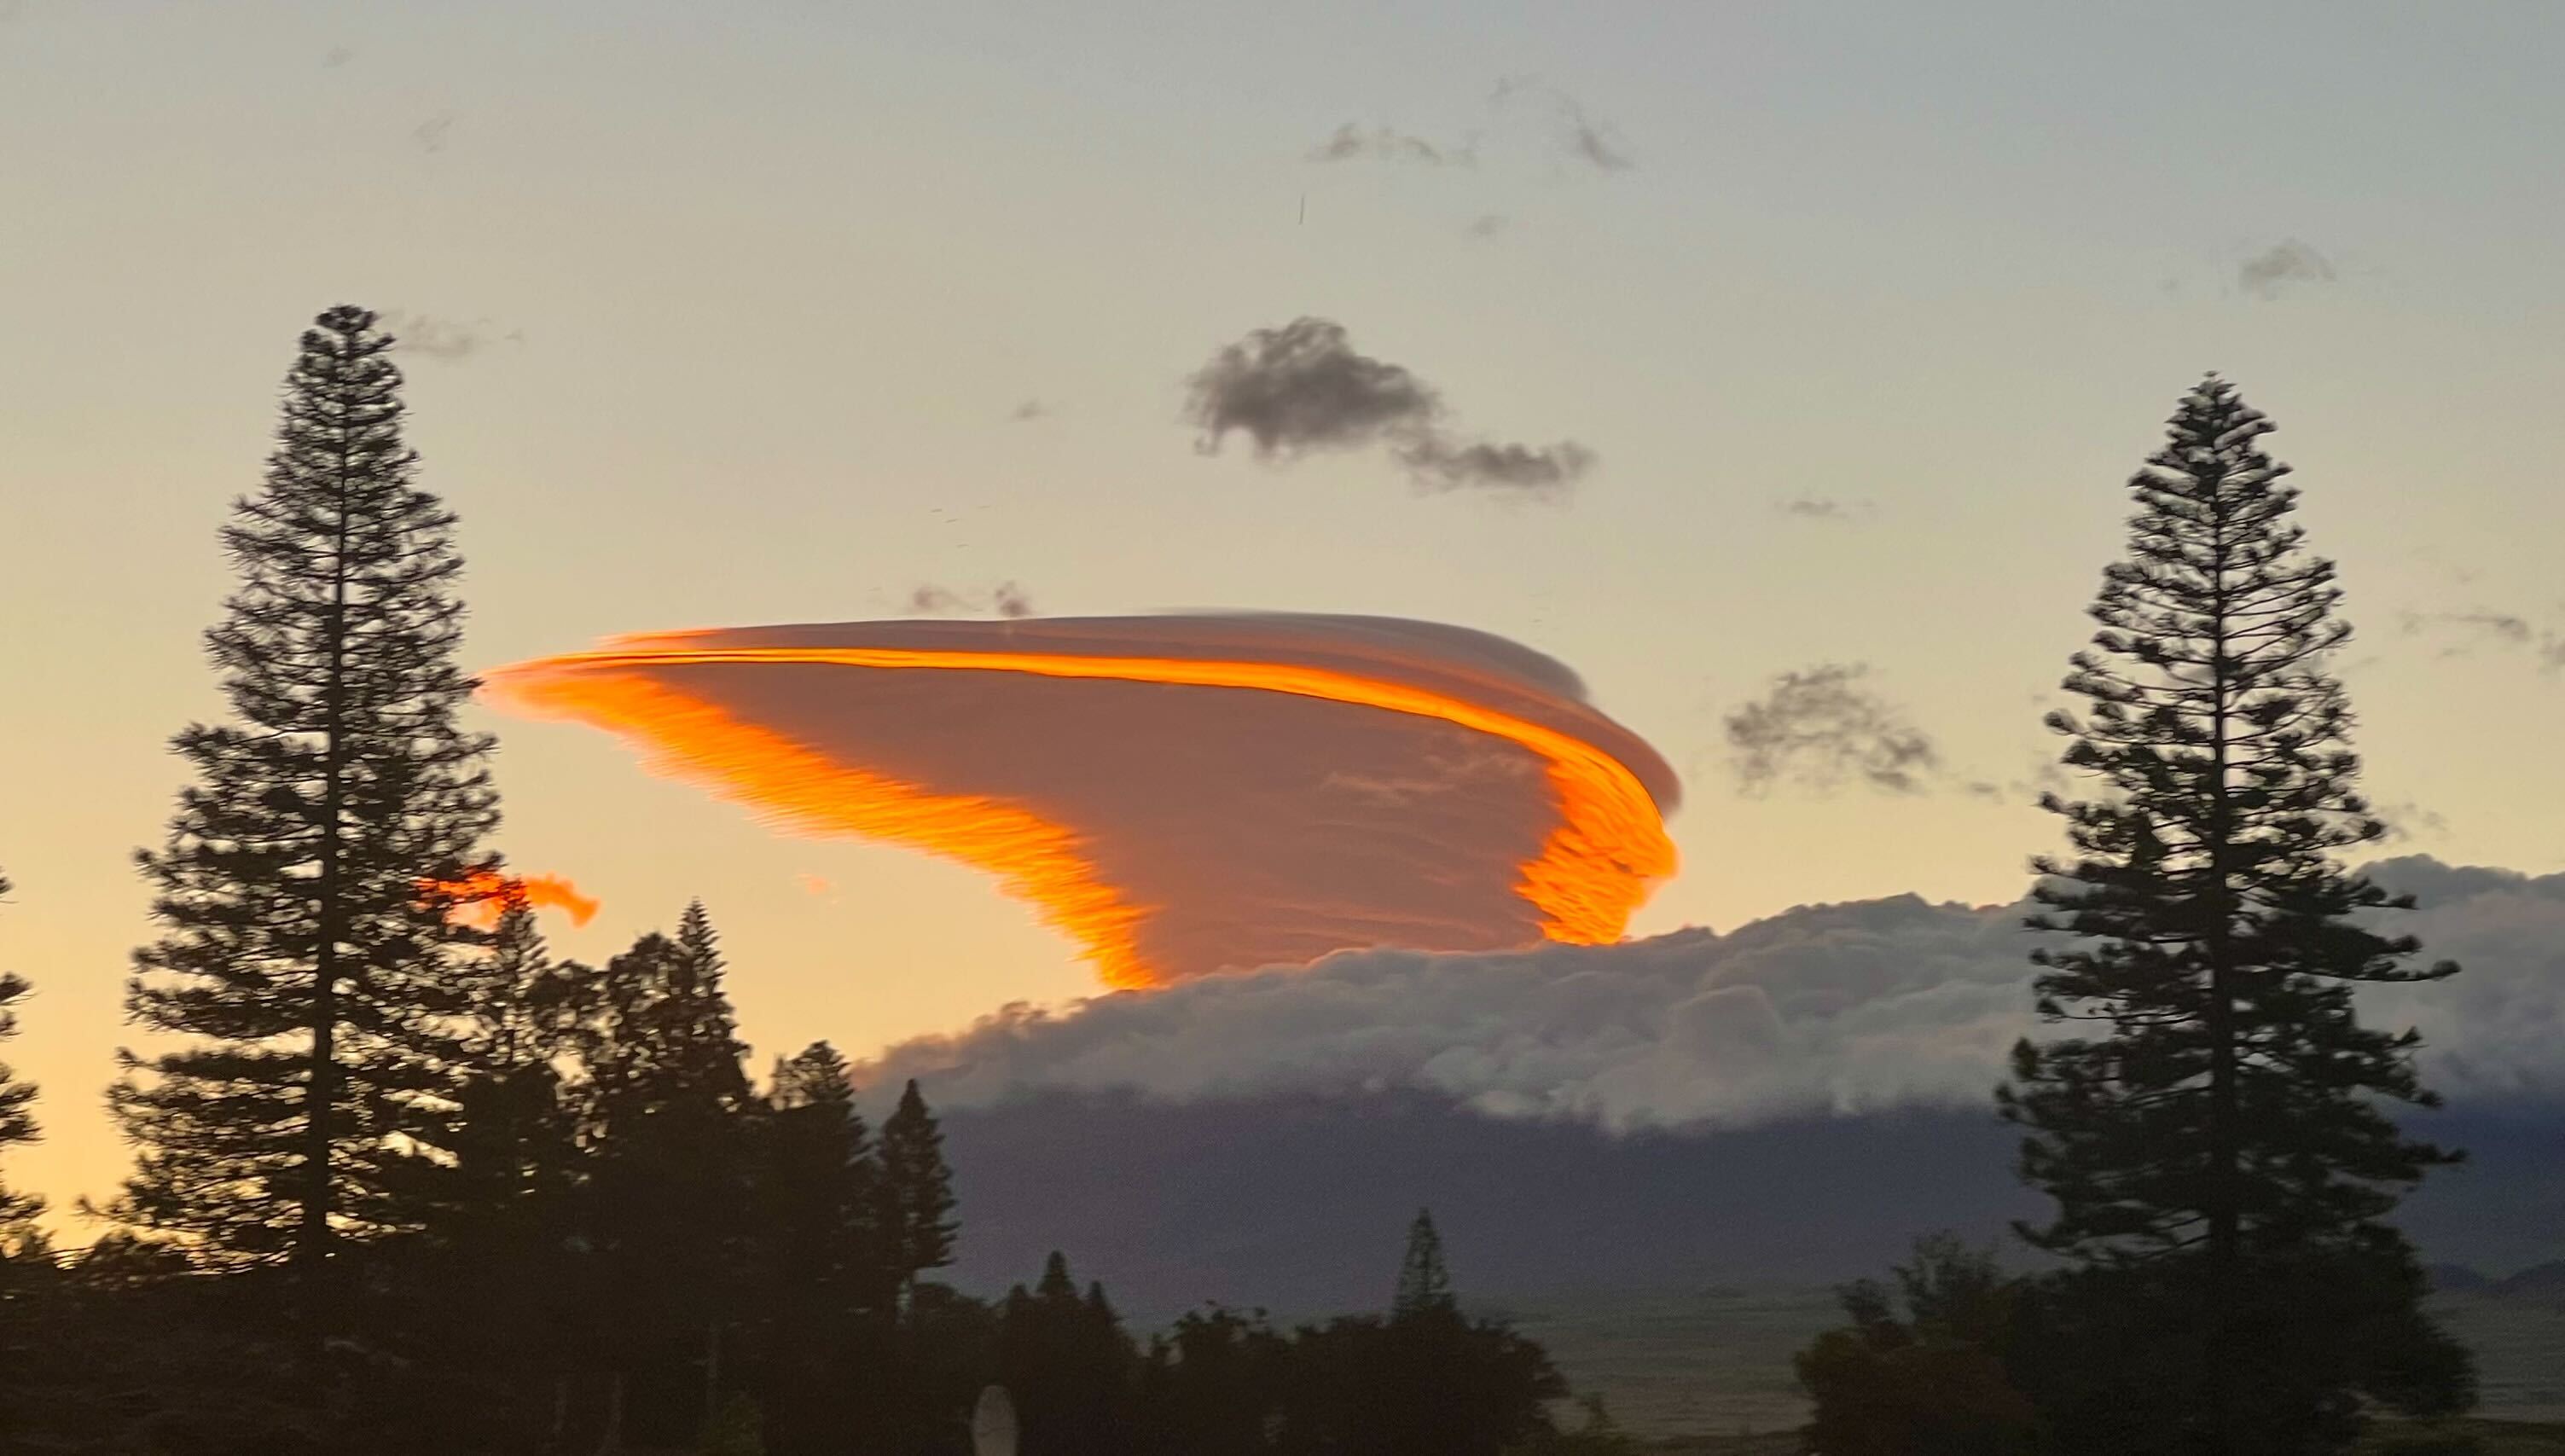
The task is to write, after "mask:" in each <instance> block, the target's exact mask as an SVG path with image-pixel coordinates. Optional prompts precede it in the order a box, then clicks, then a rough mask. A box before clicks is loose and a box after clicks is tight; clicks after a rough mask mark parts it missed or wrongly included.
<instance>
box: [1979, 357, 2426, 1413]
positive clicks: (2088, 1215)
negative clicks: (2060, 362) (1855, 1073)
mask: <svg viewBox="0 0 2565 1456" xmlns="http://www.w3.org/2000/svg"><path fill="white" fill-rule="evenodd" d="M2270 428H2271V425H2270V422H2269V420H2268V419H2266V418H2265V417H2264V416H2263V415H2262V414H2261V413H2260V412H2258V411H2256V410H2254V409H2252V408H2250V407H2248V406H2247V405H2245V403H2244V402H2243V401H2242V399H2240V398H2239V397H2238V396H2237V394H2236V391H2235V389H2234V387H2233V386H2232V385H2231V384H2228V383H2227V382H2225V381H2224V380H2222V379H2219V378H2218V377H2216V376H2215V375H2211V376H2210V377H2209V378H2208V379H2206V380H2205V381H2204V382H2203V383H2202V384H2201V385H2200V386H2199V387H2198V388H2197V389H2195V390H2194V391H2192V393H2191V394H2190V395H2188V396H2187V397H2186V398H2184V400H2183V401H2182V403H2181V406H2180V408H2179V409H2178V410H2177V411H2176V413H2175V414H2174V416H2173V418H2172V420H2171V424H2170V437H2169V439H2168V441H2167V443H2166V444H2165V446H2164V448H2162V449H2161V450H2159V451H2158V452H2156V453H2155V454H2154V455H2152V456H2150V457H2149V460H2148V466H2147V468H2146V469H2144V470H2141V471H2140V472H2139V473H2138V474H2137V475H2136V477H2135V478H2133V479H2132V480H2131V481H2130V485H2129V488H2130V490H2131V492H2132V494H2133V495H2134V496H2135V497H2136V500H2137V506H2138V509H2137V514H2136V516H2135V517H2134V519H2133V521H2132V523H2131V531H2130V545H2129V555H2128V557H2127V558H2126V559H2125V560H2123V561H2119V562H2116V563H2113V564H2112V565H2111V566H2109V567H2108V568H2106V569H2105V571H2104V573H2103V581H2102V588H2101V592H2100V596H2099V598H2098V600H2097V601H2096V603H2095V604H2094V607H2093V608H2092V615H2093V616H2094V617H2095V619H2097V620H2098V621H2099V622H2100V623H2101V629H2100V630H2099V631H2098V632H2097V633H2096V634H2095V635H2094V637H2093V639H2092V646H2091V648H2090V649H2089V650H2086V651H2082V652H2079V653H2077V654H2076V655H2075V657H2074V659H2073V666H2074V670H2073V672H2072V673H2071V675H2069V676H2068V677H2067V679H2066V681H2065V686H2066V688H2067V689H2068V690H2069V691H2071V692H2073V693H2075V694H2077V695H2079V696H2081V697H2083V698H2084V699H2085V700H2086V701H2087V703H2088V704H2089V707H2088V708H2087V709H2086V710H2085V712H2084V713H2083V714H2082V715H2081V716H2077V715H2072V714H2068V713H2064V712H2060V713H2055V714H2052V715H2051V716H2050V718H2049V720H2048V721H2049V726H2050V727H2051V728H2052V729H2053V730H2055V731H2057V732H2059V733H2061V734H2064V735H2066V737H2067V738H2068V740H2069V744H2068V748H2067V750H2066V753H2065V755H2064V760H2063V761H2064V763H2065V764H2066V765H2067V766H2068V767H2069V768H2071V769H2074V770H2078V771H2081V772H2082V773H2083V774H2085V775H2086V776H2087V777H2088V778H2089V779H2090V780H2092V781H2093V783H2094V789H2095V792H2094V793H2093V795H2092V797H2090V798H2086V799H2081V800H2073V801H2069V800H2064V799H2061V798H2060V797H2059V796H2056V795H2053V794H2052V795H2050V796H2048V797H2047V799H2046V801H2045V807H2047V808H2048V809H2049V810H2050V811H2051V812H2052V813H2055V814H2058V815H2061V816H2063V817H2064V819H2065V821H2066V827H2067V835H2068V839H2069V841H2070V843H2071V844H2072V846H2073V848H2074V853H2073V855H2072V856H2070V857H2067V858H2064V859H2054V858H2042V859H2040V860H2038V861H2035V867H2036V868H2037V870H2038V871H2039V872H2040V874H2041V875H2042V876H2043V879H2042V881H2041V883H2040V884H2039V886H2038V888H2037V891H2036V893H2037V896H2038V898H2039V899H2040V901H2041V902H2042V903H2043V904H2044V905H2045V906H2047V907H2048V913H2046V914H2043V915H2040V916H2036V917H2034V918H2033V919H2032V921H2031V924H2032V926H2033V928H2035V929H2039V930H2044V931H2051V932H2057V933H2060V934H2063V935H2071V936H2074V937H2076V938H2075V939H2073V940H2070V941H2067V942H2065V943H2063V944H2059V945H2056V946H2053V947H2051V948H2047V949H2044V950H2042V951H2040V952H2039V953H2038V954H2036V955H2035V956H2034V959H2035V960H2036V961H2037V963H2038V964H2039V965H2040V966H2041V967H2043V970H2042V972H2041V974H2040V975H2039V977H2038V979H2037V981H2036V983H2035V985H2036V991H2037V996H2038V1003H2037V1004H2038V1010H2039V1013H2040V1015H2041V1016H2042V1018H2043V1019H2044V1020H2047V1021H2050V1022H2075V1023H2080V1024H2082V1025H2084V1026H2088V1027H2091V1028H2093V1031H2092V1032H2091V1033H2090V1034H2089V1035H2087V1036H2081V1037H2073V1038H2068V1039H2064V1040H2057V1041H2050V1042H2045V1043H2035V1042H2031V1041H2028V1040H2025V1041H2023V1042H2022V1043H2021V1044H2020V1045H2019V1046H2017V1047H2016V1048H2015V1049H2014V1053H2013V1081H2012V1084H2011V1085H2010V1086H2009V1087H2007V1088H2006V1089H2004V1090H2003V1091H2002V1092H2001V1093H2000V1094H1999V1096H2000V1101H2001V1106H2002V1108H2003V1110H2004V1112H2005V1114H2006V1115H2007V1116H2008V1117H2010V1118H2011V1119H2012V1120H2013V1121H2015V1122H2017V1123H2019V1124H2020V1125H2022V1126H2023V1127H2025V1128H2026V1129H2027V1135H2026V1136H2025V1138H2024V1141H2023V1144H2022V1150H2021V1171H2022V1174H2023V1176H2024V1177H2025V1178H2026V1179H2027V1180H2028V1181H2029V1182H2031V1183H2033V1184H2034V1185H2036V1186H2037V1187H2039V1188H2040V1189H2041V1190H2043V1191H2044V1192H2046V1193H2047V1194H2048V1195H2049V1196H2050V1197H2052V1198H2053V1199H2055V1200H2056V1205H2057V1206H2056V1212H2055V1215H2054V1217H2053V1218H2051V1219H2050V1220H2049V1221H2048V1222H2047V1223H2046V1224H2044V1225H2042V1226H2039V1227H2035V1228H2025V1229H2024V1230H2023V1233H2024V1235H2025V1237H2027V1238H2028V1239H2029V1240H2030V1242H2032V1243H2033V1244H2035V1245H2036V1246H2038V1247H2039V1248H2041V1249H2044V1250H2047V1251H2049V1252H2051V1253H2054V1254H2058V1255H2061V1256H2064V1257H2065V1258H2067V1259H2068V1260H2070V1261H2074V1262H2075V1263H2077V1264H2079V1265H2081V1266H2084V1267H2086V1268H2088V1269H2091V1270H2094V1271H2097V1272H2099V1273H2103V1274H2118V1275H2125V1276H2127V1277H2126V1278H2122V1279H2119V1280H2118V1281H2116V1282H2115V1283H2112V1284H2111V1286H2110V1287H2111V1290H2112V1293H2111V1295H2110V1298H2111V1299H2112V1300H2113V1301H2115V1302H2118V1303H2121V1304H2127V1303H2128V1302H2130V1301H2134V1300H2139V1299H2155V1300H2158V1301H2160V1303H2158V1304H2156V1305H2155V1306H2154V1307H2153V1309H2154V1312H2155V1316H2156V1319H2155V1321H2154V1324H2155V1327H2156V1328H2157V1329H2159V1330H2160V1331H2161V1332H2162V1337H2163V1338H2164V1339H2165V1340H2167V1341H2169V1342H2170V1343H2169V1346H2168V1347H2179V1348H2182V1349H2184V1350H2187V1351H2190V1352H2191V1353H2190V1354H2189V1355H2187V1356H2186V1358H2187V1359H2188V1360H2189V1361H2190V1362H2189V1364H2188V1365H2187V1367H2186V1368H2185V1369H2184V1370H2182V1371H2181V1372H2179V1374H2178V1375H2177V1376H2176V1377H2174V1378H2172V1379H2171V1380H2170V1381H2169V1382H2166V1381H2159V1382H2157V1383H2158V1389H2159V1393H2161V1394H2163V1395H2164V1396H2165V1398H2168V1399H2171V1400H2173V1401H2176V1402H2178V1403H2180V1404H2181V1405H2182V1406H2183V1407H2184V1408H2185V1409H2187V1410H2189V1411H2191V1412H2195V1413H2196V1420H2195V1422H2194V1429H2193V1430H2192V1431H2191V1432H2190V1434H2189V1435H2188V1436H2187V1437H2186V1439H2187V1440H2188V1441H2190V1442H2191V1443H2192V1444H2193V1446H2194V1448H2195V1449H2202V1450H2207V1451H2213V1452H2220V1453H2240V1452H2244V1451H2277V1450H2292V1451H2295V1450H2318V1449H2331V1448H2332V1445H2333V1444H2334V1443H2338V1442H2339V1441H2340V1440H2342V1439H2344V1434H2343V1427H2344V1425H2345V1417H2344V1416H2343V1412H2344V1411H2345V1409H2346V1408H2347V1406H2348V1403H2349V1402H2348V1392H2349V1391H2353V1390H2359V1391H2363V1392H2365V1393H2367V1394H2370V1395H2374V1396H2377V1397H2380V1398H2382V1399H2387V1400H2390V1401H2392V1402H2396V1403H2400V1404H2405V1405H2409V1406H2415V1407H2419V1408H2426V1409H2431V1408H2444V1407H2447V1406H2448V1405H2450V1404H2453V1403H2456V1402H2459V1401H2462V1400H2463V1399H2464V1398H2465V1397H2466V1391H2467V1377H2466V1372H2465V1368H2464V1360H2463V1356H2462V1355H2461V1354H2458V1353H2456V1352H2455V1351H2456V1347H2455V1346H2454V1345H2452V1344H2450V1343H2449V1342H2448V1340H2446V1338H2444V1337H2442V1336H2440V1335H2438V1333H2437V1332H2436V1331H2433V1330H2432V1329H2431V1328H2430V1327H2429V1325H2428V1322H2425V1321H2424V1320H2423V1319H2422V1317H2421V1316H2420V1315H2419V1313H2418V1312H2417V1311H2416V1308H2415V1302H2416V1300H2417V1299H2418V1298H2419V1296H2420V1293H2421V1282H2420V1278H2419V1275H2418V1274H2417V1273H2416V1271H2415V1268H2414V1259H2413V1254H2412V1251H2411V1249H2410V1248H2409V1247H2408V1246H2407V1244H2406V1242H2405V1240H2404V1238H2403V1237H2402V1235H2400V1234H2399V1233H2397V1232H2396V1231H2395V1230H2394V1229H2392V1228H2391V1227H2389V1226H2388V1225H2387V1224H2386V1223H2385V1222H2384V1221H2383V1220H2384V1218H2385V1216H2386V1215H2387V1213H2388V1212H2389V1210H2390V1209H2391V1208H2393V1207H2394V1206H2395V1203H2396V1201H2397V1199H2398V1197H2399V1196H2400V1195H2401V1193H2402V1192H2403V1191H2405V1190H2406V1189H2408V1188H2410V1187H2412V1186H2413V1185H2414V1184H2415V1183H2416V1182H2417V1181H2418V1180H2419V1179H2420V1178H2421V1177H2422V1176H2423V1174H2424V1173H2425V1172H2426V1170H2428V1169H2430V1168H2432V1167H2434V1166H2437V1165H2440V1164H2443V1163H2447V1162H2450V1161H2453V1160H2454V1157H2455V1155H2454V1154H2451V1153H2448V1152H2445V1151H2444V1150H2442V1149H2440V1148H2438V1147H2436V1146H2434V1145H2432V1144H2431V1143H2429V1142H2425V1141H2421V1140H2416V1139H2412V1138H2408V1137H2407V1136H2405V1135H2404V1134H2403V1133H2402V1132H2401V1131H2400V1130H2399V1128H2398V1125H2397V1123H2396V1121H2395V1120H2394V1119H2393V1118H2392V1117H2391V1115H2390V1113H2389V1110H2388V1107H2389V1106H2390V1105H2391V1104H2394V1103H2405V1104H2409V1105H2415V1106H2424V1107H2429V1106H2433V1105H2436V1099H2435V1098H2434V1096H2433V1095H2432V1094H2431V1093H2430V1092H2427V1091H2425V1090H2424V1088H2423V1087H2422V1085H2421V1083H2420V1082H2419V1080H2418V1078H2417V1074H2416V1071H2415V1066H2414V1052H2415V1049H2416V1047H2417V1045H2418V1043H2419V1038H2418V1037H2417V1036H2416V1034H2415V1033H2413V1032H2412V1031H2404V1032H2389V1031H2382V1030H2377V1029H2373V1028H2370V1027H2365V1026H2363V1025H2362V1024H2361V1022H2360V1019H2359V1017H2358V1016H2357V1014H2356V1011H2355V1007H2354V1002H2353V989H2354V988H2355V987H2356V986H2359V985H2362V984H2368V983H2377V982H2397V981H2415V980H2436V979H2439V978H2441V977H2444V976H2448V975H2450V974H2452V973H2454V972H2455V971H2456V969H2457V968H2456V967H2455V966H2453V965H2450V964H2448V963H2442V964H2438V965H2433V966H2429V967H2417V966H2415V965H2414V964H2413V963H2412V957H2413V956H2414V953H2415V952H2416V950H2417V949H2419V947H2418V945H2417V943H2416V942H2415V941H2414V940H2413V939H2411V938H2409V937H2403V936H2397V935H2392V934H2387V933H2383V932H2382V931H2380V930H2378V929H2375V928H2373V917H2374V916H2375V915H2376V914H2377V913H2378V912H2383V911H2387V910H2391V909H2395V908H2401V907H2405V906H2408V905H2410V904H2411V903H2412V902H2411V900H2410V899H2401V898H2398V897H2394V896H2391V895H2390V894H2389V893H2388V892H2387V891H2386V890H2384V889H2382V888H2380V887H2379V886H2378V885H2376V884H2373V883H2371V882H2370V881H2369V880H2368V879H2367V878H2365V877H2364V876H2361V875H2359V874H2356V873H2352V872H2350V871H2348V870H2346V869H2345V868H2343V867H2342V866H2341V865H2340V864H2339V863H2338V862H2337V859H2336V856H2337V855H2338V854H2339V853H2340V852H2341V851H2343V850H2346V849H2353V848H2355V847H2358V846H2362V845H2367V844H2371V843H2374V842H2375V841H2377V840H2378V839H2379V838H2380V836H2381V835H2382V833H2383V829H2382V827H2381V825H2380V824H2379V822H2378V820H2377V819H2376V818H2375V817H2374V816H2373V815H2372V814H2371V813H2370V808H2369V805H2368V803H2367V802H2366V801H2365V800H2363V799H2362V798H2361V796H2360V794H2359V792H2358V789H2357V780H2358V776H2359V769H2360V764H2359V760H2358V758H2357V757H2356V756H2355V755H2354V754H2353V753H2352V751H2351V750H2350V748H2349V747H2348V735H2349V732H2350V729H2351V726H2352V714H2351V708H2350V705H2349V702H2348V700H2347V698H2346V696H2345V693H2344V691H2343V688H2342V684H2341V683H2340V682H2339V681H2338V680H2337V679H2336V678H2335V677H2334V676H2333V675H2332V669H2331V665H2330V664H2331V661H2332V659H2333V658H2334V656H2335V655H2336V654H2337V653H2338V652H2339V651H2340V649H2341V648H2342V646H2343V645H2344V643H2345V642H2347V641H2348V640H2349V638H2350V635H2351V628H2350V626H2349V625H2348V624H2347V623H2346V622H2344V621H2343V620H2342V619H2340V618H2339V617H2338V616H2337V615H2336V610H2335V608H2336V607H2337V605H2338V603H2339V602H2340V599H2341V596H2342V594H2341V591H2340V589H2339V588H2338V587H2337V586H2336V585H2335V576H2334V568H2333V565H2332V563H2330V562H2328V561H2325V560H2324V559H2322V558H2319V557H2316V556H2313V555H2312V554H2310V553H2309V552H2308V551H2307V550H2306V549H2305V542H2304V535H2305V533H2304V531H2303V529H2302V528H2300V527H2299V526H2297V525H2296V524H2295V523H2294V522H2293V521H2292V519H2291V512H2292V509H2293V508H2294V506H2295V504H2296V501H2297V492H2296V491H2295V490H2293V489H2291V488H2289V487H2287V486H2284V485H2282V484H2281V483H2280V482H2281V479H2282V477H2284V476H2285V475H2286V474H2287V473H2288V467H2287V466H2285V465H2282V464H2279V463H2277V462H2275V461H2273V460H2272V459H2271V458H2270V457H2269V456H2268V455H2266V454H2264V453H2263V451H2262V449H2261V447H2260V445H2259V443H2258V441H2259V439H2260V437H2261V436H2262V435H2263V434H2265V433H2266V432H2268V431H2269V430H2270Z"/></svg>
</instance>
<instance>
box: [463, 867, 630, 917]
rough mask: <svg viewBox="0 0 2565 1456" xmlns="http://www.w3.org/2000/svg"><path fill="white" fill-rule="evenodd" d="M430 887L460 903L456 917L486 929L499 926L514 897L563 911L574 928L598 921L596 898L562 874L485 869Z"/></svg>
mask: <svg viewBox="0 0 2565 1456" xmlns="http://www.w3.org/2000/svg"><path fill="white" fill-rule="evenodd" d="M426 888H428V889H430V890H432V891H434V892H436V893H439V894H443V895H446V896H449V897H451V898H453V899H455V900H457V901H460V902H461V903H458V904H457V905H456V906H455V909H454V914H455V916H456V917H457V918H459V919H463V920H467V921H470V922H472V923H474V924H479V925H482V926H484V927H487V926H490V925H495V924H497V923H498V920H499V913H500V910H501V907H503V906H504V905H506V904H507V902H508V901H509V900H510V899H512V898H514V899H522V900H523V901H524V902H525V903H526V904H528V905H531V906H533V907H534V908H536V909H538V910H559V911H561V912H563V913H564V914H566V915H568V916H570V922H571V923H572V924H574V925H584V924H586V923H587V922H588V921H590V920H592V919H595V918H596V901H595V899H594V898H593V897H591V896H588V895H583V894H581V893H580V891H579V886H578V885H575V884H573V883H571V882H570V881H569V880H567V879H564V878H562V877H561V876H560V875H558V874H524V875H519V874H502V873H500V872H498V871H497V870H493V869H484V870H481V871H479V872H477V873H473V874H467V875H465V876H464V877H463V878H461V879H450V880H438V881H432V882H430V883H429V884H427V885H426Z"/></svg>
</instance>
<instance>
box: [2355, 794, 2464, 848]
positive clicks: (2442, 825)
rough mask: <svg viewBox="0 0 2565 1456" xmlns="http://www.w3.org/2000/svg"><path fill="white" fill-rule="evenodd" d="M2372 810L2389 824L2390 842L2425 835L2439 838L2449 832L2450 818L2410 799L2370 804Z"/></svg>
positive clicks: (2388, 839) (2398, 841)
mask: <svg viewBox="0 0 2565 1456" xmlns="http://www.w3.org/2000/svg"><path fill="white" fill-rule="evenodd" d="M2370 812H2371V813H2372V814H2375V815H2377V816H2378V820H2379V822H2380V823H2381V824H2384V825H2386V826H2387V843H2389V844H2398V843H2401V842H2404V841H2408V840H2415V839H2421V838H2425V837H2430V838H2433V839H2439V838H2441V837H2442V836H2444V835H2447V834H2448V832H2449V822H2448V820H2447V819H2446V818H2443V817H2442V816H2441V815H2440V814H2439V813H2437V812H2436V811H2433V810H2430V809H2426V808H2424V807H2423V806H2422V805H2420V804H2417V803H2415V802H2414V801H2413V800H2410V799H2398V800H2393V801H2391V802H2388V803H2385V804H2374V805H2371V806H2370Z"/></svg>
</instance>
